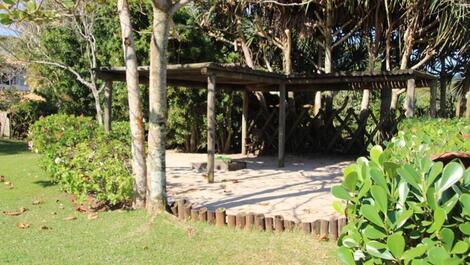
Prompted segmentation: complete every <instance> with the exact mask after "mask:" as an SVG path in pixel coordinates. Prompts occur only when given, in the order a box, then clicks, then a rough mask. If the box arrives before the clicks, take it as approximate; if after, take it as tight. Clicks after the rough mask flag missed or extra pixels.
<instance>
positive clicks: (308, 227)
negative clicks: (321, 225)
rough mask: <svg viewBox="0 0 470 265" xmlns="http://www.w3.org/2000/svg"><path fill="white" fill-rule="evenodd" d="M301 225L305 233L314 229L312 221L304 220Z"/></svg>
mask: <svg viewBox="0 0 470 265" xmlns="http://www.w3.org/2000/svg"><path fill="white" fill-rule="evenodd" d="M300 225H301V227H302V231H304V233H305V234H310V232H311V229H312V224H311V223H307V222H304V223H301V224H300Z"/></svg>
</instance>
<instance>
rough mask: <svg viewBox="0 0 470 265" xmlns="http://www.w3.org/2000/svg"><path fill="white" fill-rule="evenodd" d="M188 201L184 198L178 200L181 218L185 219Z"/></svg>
mask: <svg viewBox="0 0 470 265" xmlns="http://www.w3.org/2000/svg"><path fill="white" fill-rule="evenodd" d="M185 203H186V201H185V200H184V199H179V200H178V218H179V219H180V220H183V219H184V206H185Z"/></svg>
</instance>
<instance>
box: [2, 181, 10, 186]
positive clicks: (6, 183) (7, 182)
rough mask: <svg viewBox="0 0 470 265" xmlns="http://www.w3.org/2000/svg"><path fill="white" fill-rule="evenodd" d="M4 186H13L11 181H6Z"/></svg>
mask: <svg viewBox="0 0 470 265" xmlns="http://www.w3.org/2000/svg"><path fill="white" fill-rule="evenodd" d="M3 184H5V185H7V186H10V185H11V182H10V181H5V182H4V183H3Z"/></svg>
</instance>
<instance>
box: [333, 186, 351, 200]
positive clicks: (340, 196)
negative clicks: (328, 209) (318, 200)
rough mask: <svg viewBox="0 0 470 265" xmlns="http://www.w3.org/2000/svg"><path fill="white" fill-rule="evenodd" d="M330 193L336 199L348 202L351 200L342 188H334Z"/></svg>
mask: <svg viewBox="0 0 470 265" xmlns="http://www.w3.org/2000/svg"><path fill="white" fill-rule="evenodd" d="M331 193H332V194H333V196H335V197H336V198H338V199H341V200H346V201H349V200H351V199H352V197H351V195H350V194H349V192H348V191H347V190H346V189H345V188H344V187H343V186H334V187H333V188H331Z"/></svg>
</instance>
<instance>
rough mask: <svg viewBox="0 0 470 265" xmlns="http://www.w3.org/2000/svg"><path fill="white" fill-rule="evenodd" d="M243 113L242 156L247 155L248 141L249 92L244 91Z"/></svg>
mask: <svg viewBox="0 0 470 265" xmlns="http://www.w3.org/2000/svg"><path fill="white" fill-rule="evenodd" d="M242 93H243V113H242V155H247V154H248V150H247V149H246V148H247V146H246V144H247V143H246V140H247V138H248V91H246V90H243V92H242Z"/></svg>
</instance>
